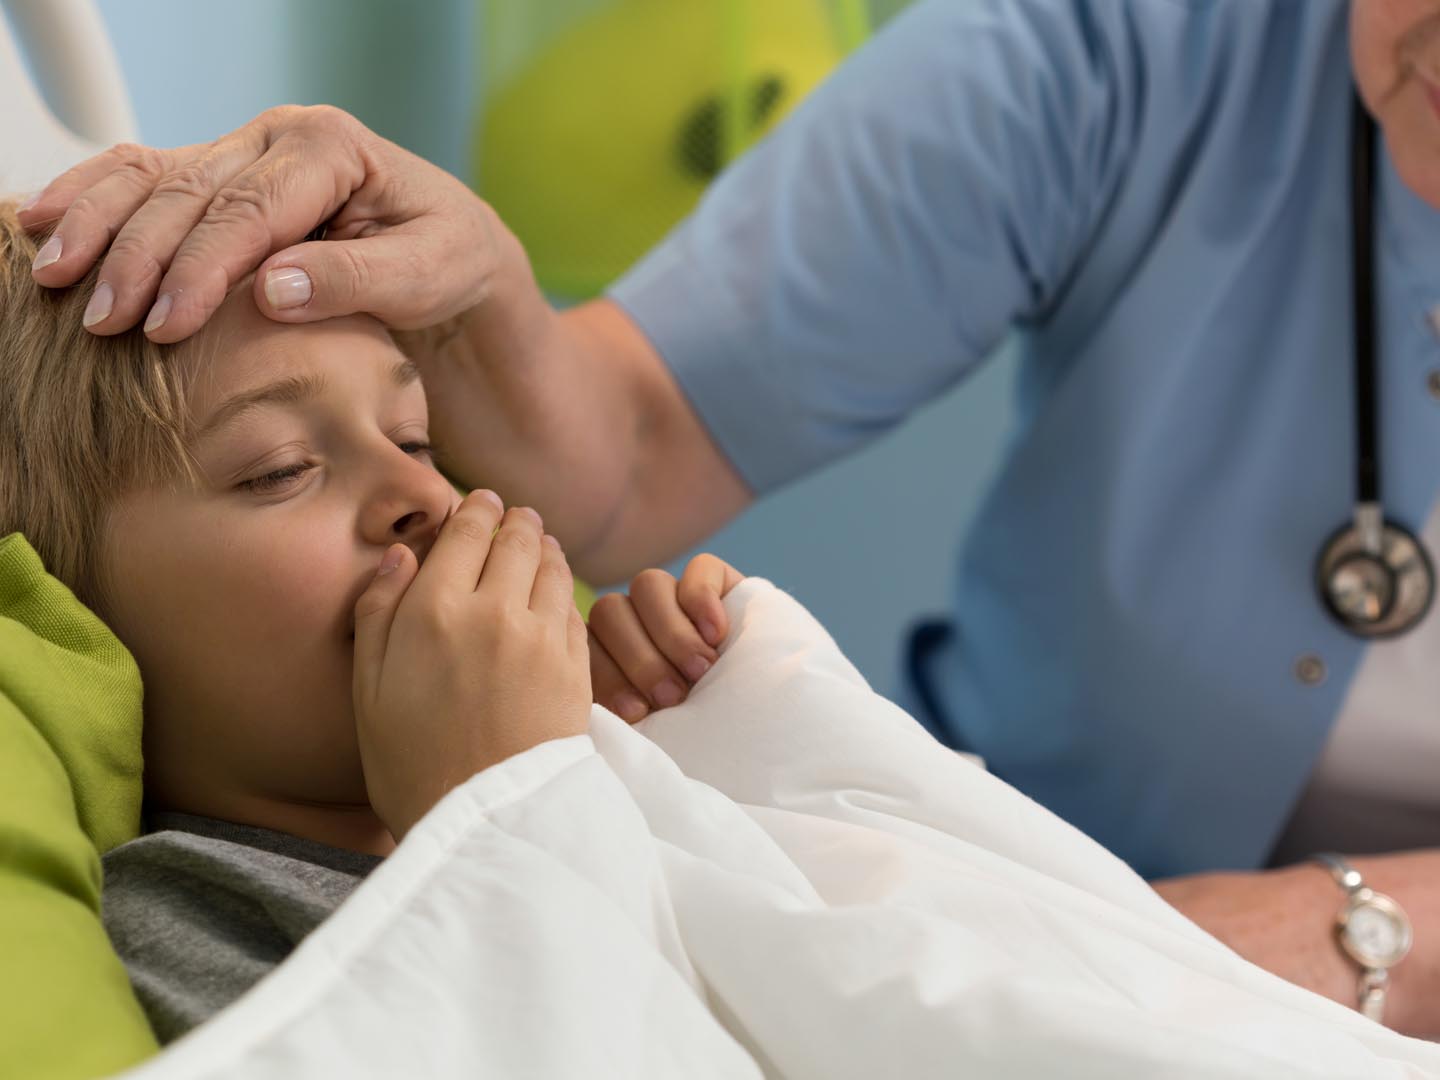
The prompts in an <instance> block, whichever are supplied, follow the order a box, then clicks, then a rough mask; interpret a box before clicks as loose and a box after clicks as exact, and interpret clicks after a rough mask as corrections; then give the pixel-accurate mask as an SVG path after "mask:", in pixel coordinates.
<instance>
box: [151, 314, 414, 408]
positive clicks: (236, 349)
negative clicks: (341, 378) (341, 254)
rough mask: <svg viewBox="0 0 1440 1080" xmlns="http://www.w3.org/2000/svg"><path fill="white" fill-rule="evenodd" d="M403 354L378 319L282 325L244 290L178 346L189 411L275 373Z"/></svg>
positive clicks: (389, 360) (386, 360) (387, 360)
mask: <svg viewBox="0 0 1440 1080" xmlns="http://www.w3.org/2000/svg"><path fill="white" fill-rule="evenodd" d="M402 356H403V354H402V353H401V352H400V350H399V349H398V348H397V347H396V345H395V343H394V341H393V340H392V339H391V337H390V335H389V333H388V331H386V329H385V327H384V325H383V324H381V323H380V322H379V320H377V319H374V318H372V317H371V316H368V315H351V316H346V317H343V318H337V319H326V320H324V321H322V322H314V323H297V324H287V323H279V322H275V321H274V320H273V319H269V318H266V317H265V316H264V315H263V314H261V313H260V311H259V309H257V308H256V306H255V302H254V300H253V299H252V297H251V295H250V291H249V290H248V289H237V290H236V291H234V292H232V293H231V294H230V295H229V296H228V297H227V298H226V300H225V302H224V303H223V304H222V305H221V306H220V309H219V310H218V311H217V312H216V313H215V314H214V315H213V316H212V317H211V319H210V321H209V322H208V323H207V324H206V326H205V328H204V329H203V330H202V331H201V332H200V333H199V334H198V335H196V337H195V338H194V339H193V340H192V341H191V343H190V344H189V345H187V347H186V348H185V349H184V350H183V352H182V356H181V360H180V362H181V363H183V364H184V365H185V366H186V367H187V368H188V369H189V370H188V375H189V379H188V382H189V387H190V389H189V393H188V397H189V400H190V406H191V411H192V413H194V414H196V415H197V416H203V415H204V414H205V413H206V412H207V411H208V408H209V407H210V406H211V405H213V404H214V403H215V402H217V401H219V400H221V399H223V398H224V397H226V396H228V395H230V394H233V393H235V392H236V391H241V390H244V389H246V388H249V387H252V386H255V385H258V384H260V383H264V382H268V381H270V380H273V379H275V378H278V377H284V376H287V375H293V374H297V373H299V372H301V371H305V370H314V369H315V368H316V367H317V366H318V367H324V366H327V365H329V364H332V363H342V362H343V363H347V364H366V363H378V364H385V365H387V367H388V366H393V364H394V363H395V361H397V360H399V359H401V358H402Z"/></svg>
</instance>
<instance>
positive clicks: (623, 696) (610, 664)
mask: <svg viewBox="0 0 1440 1080" xmlns="http://www.w3.org/2000/svg"><path fill="white" fill-rule="evenodd" d="M588 640H589V643H590V690H591V696H592V698H593V699H594V701H595V703H596V704H597V705H604V706H605V707H606V708H607V709H609V710H610V711H611V712H613V713H614V714H615V715H616V716H618V717H620V719H622V720H624V721H625V722H626V723H627V724H634V723H637V722H639V721H641V720H644V719H645V717H646V715H647V714H648V713H649V712H650V705H649V703H648V702H646V700H645V699H644V698H643V697H641V696H640V692H639V691H638V690H636V689H635V688H634V687H633V686H631V685H630V680H629V679H627V678H625V673H624V672H622V671H621V670H620V668H619V666H618V665H616V663H615V661H614V659H612V658H611V656H610V654H609V653H608V652H606V651H605V646H604V645H602V644H600V642H599V640H598V639H597V638H596V637H595V634H594V632H593V631H592V632H591V633H590V634H589V637H588Z"/></svg>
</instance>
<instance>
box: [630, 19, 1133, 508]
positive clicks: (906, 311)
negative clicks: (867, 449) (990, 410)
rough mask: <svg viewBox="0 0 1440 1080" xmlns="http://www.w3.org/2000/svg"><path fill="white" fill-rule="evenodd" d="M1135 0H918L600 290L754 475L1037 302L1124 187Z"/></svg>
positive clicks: (969, 362)
mask: <svg viewBox="0 0 1440 1080" xmlns="http://www.w3.org/2000/svg"><path fill="white" fill-rule="evenodd" d="M1144 6H1145V5H1135V4H1123V3H1120V2H1118V0H1110V2H1106V0H1070V2H1061V0H966V2H959V0H929V2H924V3H920V4H917V5H916V6H914V7H913V8H911V9H910V10H908V11H907V12H905V13H904V14H902V15H900V16H899V17H897V18H896V19H895V20H894V21H893V22H892V23H890V24H889V25H887V27H886V28H885V29H884V30H883V31H882V32H881V33H880V34H878V35H877V36H876V38H875V39H874V40H873V41H871V42H870V43H869V44H868V45H867V46H865V47H864V48H863V49H861V50H860V51H859V52H858V53H857V54H855V56H853V57H852V58H851V59H850V61H849V62H847V63H846V64H845V65H843V66H842V67H841V68H840V69H839V70H838V71H837V72H835V73H834V74H833V75H832V76H831V78H830V79H829V80H828V81H826V82H825V83H824V84H822V85H821V86H820V87H819V88H817V89H816V91H815V92H814V93H813V94H812V95H811V96H810V97H809V98H808V99H807V100H806V101H804V102H802V103H801V105H800V106H799V107H798V108H797V109H796V110H795V112H794V113H793V114H792V115H791V116H790V117H789V118H787V120H786V121H785V122H784V123H783V124H782V125H781V127H780V128H779V129H778V130H777V131H776V132H775V133H774V134H773V135H772V136H771V137H770V138H769V139H767V140H766V141H765V142H764V143H762V144H761V145H760V146H758V147H756V148H755V150H754V151H752V152H751V153H750V154H748V155H746V156H745V157H744V158H743V159H741V161H739V162H738V163H737V164H736V165H735V166H734V167H733V168H732V169H730V170H728V171H727V172H726V173H725V174H724V175H722V176H721V178H720V179H719V180H718V181H717V182H716V184H715V185H714V186H713V187H712V189H711V190H710V192H709V193H708V194H707V196H706V198H705V199H704V200H703V201H702V203H701V205H700V206H699V207H698V209H697V210H696V211H695V213H694V214H692V215H691V216H690V217H689V218H688V219H687V220H686V221H684V222H683V223H682V224H681V225H680V226H678V227H677V229H676V230H675V231H674V232H672V233H671V235H670V236H669V237H668V238H667V239H666V240H665V241H664V242H663V243H662V244H661V245H660V246H659V247H658V248H656V249H655V250H654V251H653V252H652V253H651V254H650V255H649V256H647V257H646V258H645V259H644V260H642V261H641V262H640V263H639V264H638V265H637V266H636V267H635V268H634V269H633V270H632V271H631V272H630V273H629V274H627V275H626V276H625V277H624V278H623V279H621V281H619V282H618V283H617V284H616V285H615V286H614V288H613V289H612V290H611V293H610V296H611V299H613V300H614V301H615V302H617V303H618V304H619V305H620V306H621V307H622V308H623V309H624V310H626V311H627V312H628V313H629V314H630V316H631V317H632V318H633V319H634V320H635V321H636V322H637V323H638V325H639V326H640V328H641V329H642V330H643V331H644V333H645V334H646V335H647V336H648V337H649V338H650V340H651V341H652V342H653V343H654V344H655V346H656V347H657V348H658V350H659V351H660V353H661V354H662V355H663V357H664V358H665V361H666V363H667V364H668V365H669V367H670V369H671V370H672V371H673V373H674V374H675V377H676V378H677V380H678V381H679V383H680V385H681V387H682V389H683V390H684V392H685V393H686V395H687V397H688V399H689V400H690V402H691V403H692V405H693V406H694V407H695V408H696V410H697V411H698V413H699V415H700V417H701V419H702V420H703V422H704V423H705V425H706V426H707V428H708V429H709V431H710V432H711V434H712V436H713V437H714V438H715V439H716V441H717V442H718V443H719V445H720V447H721V449H722V450H723V451H724V453H725V454H726V455H727V457H729V459H730V460H731V462H732V463H733V464H734V465H735V466H736V468H737V469H738V470H739V471H740V474H741V475H742V477H743V478H744V479H745V481H746V482H747V483H748V484H749V486H750V487H751V488H752V489H753V490H755V491H757V492H763V491H765V490H768V489H771V488H773V487H775V486H777V485H779V484H781V483H783V482H785V481H786V480H789V479H791V478H793V477H795V476H798V475H800V474H802V473H805V472H807V471H809V470H810V469H813V468H815V467H816V466H818V465H820V464H823V463H825V462H827V461H830V460H832V459H834V458H836V457H839V456H840V455H843V454H845V453H846V452H848V451H850V450H853V449H857V448H858V447H859V446H860V445H862V444H863V443H865V442H866V441H868V440H869V439H870V438H872V437H874V436H876V435H878V434H881V433H882V432H884V431H886V430H888V429H889V428H890V427H892V426H893V425H894V424H896V423H897V422H898V421H900V420H901V419H903V418H904V417H905V416H906V415H907V414H908V413H909V412H910V411H912V410H913V409H915V408H916V407H917V406H919V405H921V404H923V403H924V402H926V401H927V400H930V399H931V398H933V397H934V396H936V395H937V394H939V393H941V392H942V391H944V390H945V389H946V388H947V387H949V386H950V385H951V384H953V383H954V382H955V381H956V380H958V379H959V378H961V377H962V376H963V375H965V374H966V373H967V372H968V371H969V370H970V369H971V368H972V367H973V366H974V365H975V364H976V363H977V362H978V361H980V360H981V359H982V358H984V357H985V356H986V355H987V354H988V353H990V352H991V351H992V349H993V348H994V347H995V346H996V345H997V344H998V343H999V342H1000V341H1001V340H1002V339H1003V337H1004V336H1005V334H1006V333H1007V331H1008V329H1009V328H1010V327H1011V326H1012V325H1013V324H1014V323H1015V322H1016V320H1022V319H1026V318H1036V317H1040V316H1042V315H1043V313H1044V311H1045V310H1046V307H1047V305H1048V304H1050V303H1051V302H1052V301H1053V300H1054V299H1055V297H1056V296H1057V295H1058V294H1059V293H1060V292H1061V291H1062V290H1063V289H1064V287H1065V283H1066V280H1067V276H1068V275H1069V273H1070V272H1071V269H1072V268H1073V267H1074V266H1075V265H1076V263H1077V260H1079V259H1081V258H1082V257H1083V254H1084V251H1085V247H1086V244H1087V242H1088V240H1089V238H1090V237H1091V235H1092V233H1093V231H1094V228H1095V226H1096V222H1097V221H1098V220H1099V219H1100V218H1101V216H1102V215H1103V213H1104V210H1105V207H1106V204H1107V200H1108V199H1109V198H1110V197H1111V196H1112V194H1113V192H1114V190H1115V188H1116V186H1117V184H1116V177H1117V175H1118V173H1119V171H1120V170H1121V169H1122V167H1123V163H1124V159H1125V154H1126V150H1127V147H1126V142H1127V132H1128V131H1129V130H1130V126H1128V125H1127V124H1126V122H1125V120H1124V117H1125V115H1126V114H1127V112H1129V111H1132V109H1133V106H1127V103H1128V102H1129V101H1130V100H1131V99H1133V98H1134V97H1135V96H1136V94H1137V87H1136V84H1137V82H1138V81H1139V76H1138V74H1137V72H1138V70H1139V68H1140V67H1141V61H1140V58H1139V57H1138V56H1137V53H1138V52H1139V49H1138V46H1137V45H1136V44H1135V42H1136V41H1138V40H1139V38H1140V35H1139V34H1138V33H1137V31H1136V28H1135V27H1133V26H1131V25H1130V22H1131V20H1132V19H1134V18H1137V17H1139V16H1138V15H1137V14H1136V10H1137V9H1142V8H1144Z"/></svg>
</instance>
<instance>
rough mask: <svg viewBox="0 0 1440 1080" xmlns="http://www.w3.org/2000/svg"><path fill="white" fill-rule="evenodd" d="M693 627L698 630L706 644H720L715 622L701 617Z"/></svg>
mask: <svg viewBox="0 0 1440 1080" xmlns="http://www.w3.org/2000/svg"><path fill="white" fill-rule="evenodd" d="M695 629H696V630H699V631H700V636H701V637H702V638H704V639H705V643H706V644H707V645H719V644H720V631H719V630H717V629H715V624H714V623H712V622H711V621H710V620H709V619H701V620H700V621H699V622H697V623H696V624H695Z"/></svg>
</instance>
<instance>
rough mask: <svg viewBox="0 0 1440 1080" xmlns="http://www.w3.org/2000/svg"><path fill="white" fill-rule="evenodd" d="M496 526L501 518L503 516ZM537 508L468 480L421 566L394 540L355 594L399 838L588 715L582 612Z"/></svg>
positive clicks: (361, 676) (371, 751)
mask: <svg viewBox="0 0 1440 1080" xmlns="http://www.w3.org/2000/svg"><path fill="white" fill-rule="evenodd" d="M497 523H498V524H499V531H498V532H497V531H496V524H497ZM573 590H574V582H573V580H572V578H571V576H570V570H569V567H568V566H567V565H566V562H565V556H564V554H563V553H562V552H561V550H560V545H559V544H558V543H556V542H555V540H554V538H553V537H549V536H545V535H544V534H543V532H542V528H541V523H540V518H539V515H538V514H536V513H535V512H534V511H533V510H526V509H519V510H517V509H511V510H509V511H506V512H505V513H504V516H503V518H502V516H501V508H500V500H499V499H498V498H496V497H495V495H494V494H493V493H491V492H488V491H480V492H472V493H471V494H470V495H468V496H466V498H465V500H464V501H463V502H462V503H461V504H460V508H459V509H458V510H457V511H456V512H455V513H454V514H452V515H451V516H450V517H449V518H448V519H447V520H446V521H445V524H444V525H443V526H442V527H441V529H440V533H439V535H438V536H437V537H436V539H435V544H434V546H433V547H432V548H431V549H430V553H429V556H428V557H427V558H426V560H425V565H424V566H417V564H416V561H415V555H414V553H413V552H412V551H411V550H410V549H409V548H408V547H407V546H405V545H404V544H395V545H392V547H391V548H390V550H389V551H387V552H386V553H385V557H384V560H383V561H382V562H381V564H380V570H379V572H378V573H377V574H376V576H375V579H374V580H373V581H372V582H371V584H370V587H369V588H368V589H366V591H365V592H364V594H362V595H361V596H360V598H359V599H358V600H357V601H356V603H355V675H354V701H355V725H356V731H357V734H358V736H359V741H360V760H361V764H362V766H363V768H364V770H365V786H366V789H367V791H368V792H369V795H370V802H371V805H372V806H373V807H374V809H375V812H376V814H378V815H379V817H380V820H381V821H383V822H384V823H385V826H386V827H387V828H388V829H389V830H390V832H391V833H392V834H393V835H394V836H395V838H396V840H399V839H401V838H403V837H404V835H405V834H406V833H407V832H409V830H410V828H411V827H412V826H413V825H414V824H415V822H417V821H419V820H420V818H421V817H423V816H424V815H425V814H426V812H428V811H429V810H430V808H431V807H432V806H434V805H435V803H437V802H438V801H439V800H440V799H441V798H442V797H443V796H444V795H445V793H446V792H447V791H449V790H450V789H451V788H453V787H455V786H456V785H458V784H461V783H464V782H465V781H466V780H467V779H469V778H470V777H471V776H473V775H475V774H476V773H478V772H480V771H482V770H484V769H486V768H489V767H490V766H491V765H494V764H497V763H498V762H501V761H504V760H505V759H506V758H508V757H510V756H512V755H514V754H518V753H521V752H523V751H525V750H528V749H530V748H531V747H533V746H537V745H539V744H540V743H542V742H545V741H547V740H549V739H559V738H564V737H566V736H569V735H580V734H583V733H584V732H585V731H586V729H587V726H588V724H589V717H590V675H589V667H588V662H587V656H586V647H585V624H584V622H583V621H582V620H581V618H580V613H579V612H578V611H577V610H576V609H575V599H574V592H573Z"/></svg>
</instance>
